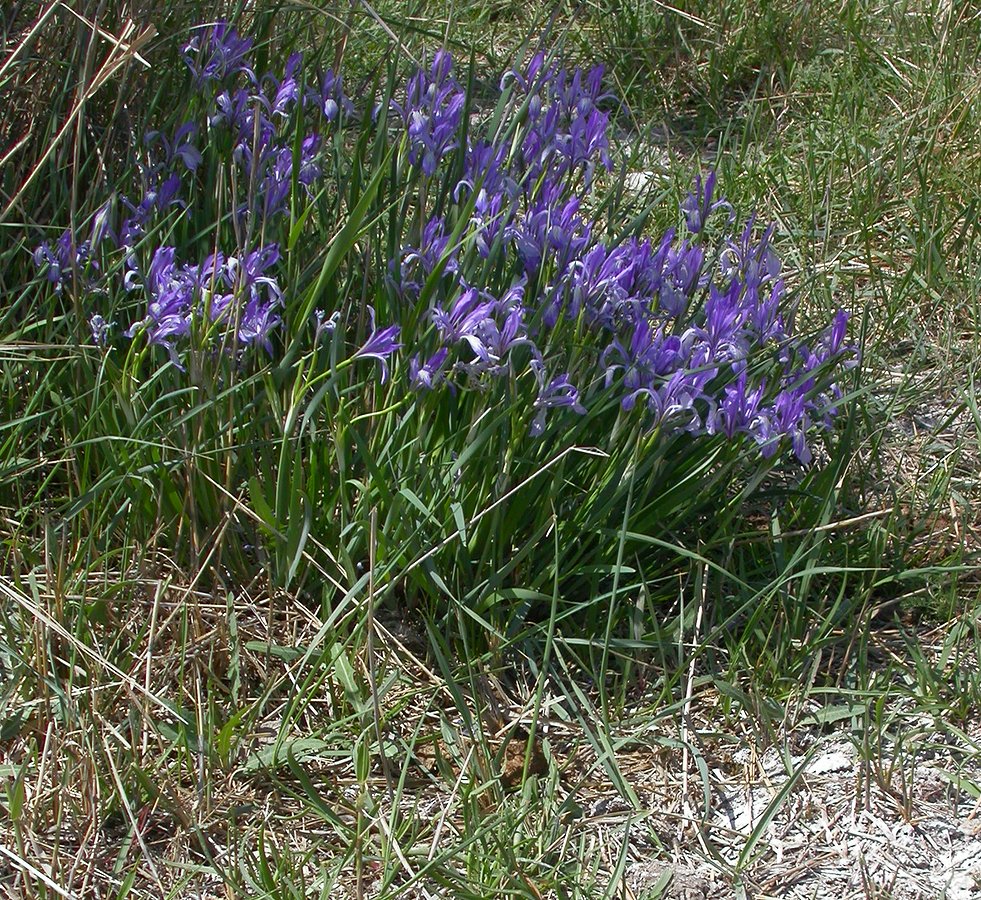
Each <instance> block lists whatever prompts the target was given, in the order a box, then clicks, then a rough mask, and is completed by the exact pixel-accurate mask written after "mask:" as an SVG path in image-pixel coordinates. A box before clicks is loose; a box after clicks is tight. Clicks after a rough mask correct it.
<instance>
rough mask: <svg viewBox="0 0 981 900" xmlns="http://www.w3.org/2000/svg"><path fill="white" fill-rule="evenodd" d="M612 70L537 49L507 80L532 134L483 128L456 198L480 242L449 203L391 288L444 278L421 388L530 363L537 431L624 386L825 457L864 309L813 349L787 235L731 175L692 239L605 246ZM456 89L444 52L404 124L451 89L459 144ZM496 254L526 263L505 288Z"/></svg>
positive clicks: (761, 443) (691, 426) (675, 236)
mask: <svg viewBox="0 0 981 900" xmlns="http://www.w3.org/2000/svg"><path fill="white" fill-rule="evenodd" d="M602 76H603V72H602V69H601V68H599V67H597V68H594V69H592V70H591V71H589V72H588V73H584V72H582V71H581V70H579V69H576V70H575V71H572V72H569V71H566V70H564V69H561V68H559V67H557V66H554V65H551V64H550V63H549V62H548V61H547V60H546V58H545V57H544V56H542V55H538V56H535V57H534V58H532V60H531V61H530V62H529V63H528V65H527V66H526V67H525V68H524V69H523V70H519V71H514V72H509V73H508V74H507V75H506V76H505V77H504V79H502V90H508V91H510V103H511V108H512V111H513V112H514V121H515V123H516V126H515V128H514V130H513V131H507V130H503V131H500V130H499V131H498V133H497V134H494V135H491V134H481V133H479V130H478V129H472V131H473V132H474V133H471V134H468V136H467V143H466V145H465V147H464V148H463V154H464V155H463V177H462V178H460V180H459V181H458V183H457V184H456V186H455V188H454V190H453V191H452V197H453V199H454V201H455V202H456V204H457V209H456V210H455V211H456V212H457V213H458V214H459V212H460V208H461V207H462V204H463V202H464V201H465V200H470V201H471V204H470V206H471V207H472V212H470V219H469V221H468V222H467V228H466V229H465V231H464V233H463V235H462V236H461V237H460V238H459V240H458V241H457V242H456V244H455V245H451V244H450V241H449V233H450V229H449V224H448V222H449V221H450V220H451V219H452V212H453V211H449V213H448V211H447V210H445V209H444V210H441V211H440V212H439V214H438V215H434V216H433V217H432V218H430V219H429V220H428V223H427V224H426V226H425V228H423V229H422V234H421V239H420V240H419V241H418V242H416V243H413V244H408V245H406V246H405V247H404V248H403V249H402V253H401V257H400V259H399V260H398V261H397V262H396V263H393V264H392V267H391V268H392V274H393V277H391V278H390V282H391V283H392V284H393V286H394V289H395V291H396V294H397V295H398V298H399V300H400V301H401V302H402V303H407V304H410V305H411V303H412V302H413V301H414V300H415V299H416V298H418V297H419V296H420V291H421V287H422V285H423V284H424V283H425V282H426V280H427V279H428V278H430V277H431V276H432V275H433V273H434V272H439V273H440V274H439V281H440V284H439V290H437V291H436V292H434V293H433V295H432V296H433V300H432V302H431V306H430V308H429V310H428V319H429V321H430V322H431V323H432V326H433V327H432V331H431V332H429V333H428V335H420V336H419V340H418V344H421V345H425V344H426V343H427V342H428V343H429V349H428V350H419V351H417V352H416V353H415V354H414V355H413V356H412V357H411V359H410V361H409V367H408V374H409V381H410V384H411V386H412V387H413V388H414V389H416V390H422V391H432V390H439V389H449V390H454V391H455V390H458V389H466V388H468V387H479V388H481V389H485V388H486V387H487V384H488V381H489V380H490V379H493V378H499V377H510V378H518V377H521V376H522V373H523V372H528V373H529V374H530V375H531V376H533V378H534V383H535V385H536V386H537V390H536V396H535V399H534V400H533V401H532V408H531V421H530V424H529V432H530V434H532V435H533V436H536V435H540V434H542V433H543V432H544V430H545V427H546V421H547V416H548V414H549V413H550V411H555V410H565V411H566V412H567V413H572V414H583V413H585V411H586V405H587V403H588V401H589V400H590V399H593V398H595V397H597V396H598V395H599V393H600V392H601V391H604V392H605V391H615V392H617V394H618V395H619V398H620V405H621V407H622V409H623V410H624V411H625V412H627V413H629V412H630V411H632V410H634V409H639V410H641V414H642V415H643V416H645V417H646V421H647V423H648V425H649V427H651V428H660V429H662V430H663V431H664V432H665V433H671V432H687V433H688V434H690V435H692V436H713V435H725V437H726V438H727V439H729V440H734V439H737V438H745V439H746V440H749V441H751V442H753V443H754V444H755V445H756V446H757V447H758V448H759V452H760V453H761V454H762V455H763V456H764V457H771V456H773V455H774V454H775V453H776V452H777V451H778V450H779V448H780V447H781V446H784V445H789V446H790V448H791V449H792V450H793V452H794V454H795V455H796V457H797V459H798V460H799V461H800V462H802V463H805V464H806V463H808V462H809V461H810V460H811V458H812V451H811V449H810V448H809V446H808V443H807V435H808V433H809V432H810V431H811V429H812V427H814V426H817V427H827V426H829V425H830V423H831V420H832V418H833V416H834V415H835V414H836V412H837V407H836V404H837V403H838V402H839V401H840V399H841V390H840V388H839V387H838V385H837V384H836V383H835V381H834V380H833V377H832V375H833V372H834V370H835V369H836V368H840V367H841V365H843V364H851V363H853V362H854V359H855V352H854V349H853V348H852V347H850V346H849V345H847V344H846V342H845V330H846V326H847V321H848V316H847V314H846V313H844V312H839V313H838V314H837V315H836V316H835V319H834V322H833V323H832V325H831V326H830V327H829V328H828V329H826V330H825V331H824V332H822V333H821V334H820V335H818V337H817V340H816V341H815V342H814V343H813V344H808V343H806V342H804V341H802V340H801V339H799V338H797V337H795V336H793V335H792V334H791V331H790V328H789V327H788V324H787V322H786V321H785V319H784V316H783V314H782V309H783V308H784V307H785V305H786V304H785V300H786V290H785V285H784V282H783V280H782V278H781V277H780V274H781V273H780V262H779V259H778V257H777V255H776V253H775V252H774V250H773V248H772V237H773V229H772V227H771V228H769V229H765V230H763V231H762V233H759V229H757V227H756V222H755V219H754V218H751V219H750V220H749V221H748V222H747V223H746V225H745V227H744V228H743V229H742V231H741V232H740V233H738V234H734V233H731V231H730V226H732V224H733V222H734V221H735V213H734V210H733V208H732V206H731V205H730V204H729V203H728V202H727V201H726V200H725V199H724V198H723V197H719V196H717V194H716V174H715V172H709V173H708V174H707V175H706V176H705V177H704V178H703V176H702V174H701V173H699V174H698V176H697V177H696V179H695V184H694V188H693V190H692V191H691V193H690V194H689V195H688V196H687V197H686V198H685V199H684V201H683V202H682V205H681V214H682V216H683V219H684V228H683V229H682V230H681V231H680V232H679V231H677V230H675V229H671V230H669V231H668V232H667V233H665V234H663V235H661V236H660V237H659V238H646V237H639V236H630V237H627V238H626V239H624V240H622V241H620V242H615V243H609V242H607V241H605V240H603V239H600V238H598V237H597V236H596V234H595V231H596V225H595V223H594V222H593V221H592V220H591V219H590V216H589V208H590V203H591V200H592V197H593V190H594V185H595V181H596V174H597V172H599V171H601V170H604V169H605V170H609V169H610V167H611V162H610V157H609V136H608V126H609V116H608V113H606V112H605V111H603V109H602V107H603V106H604V104H605V103H606V102H608V101H609V99H610V98H609V96H608V95H605V94H604V93H603V89H602ZM455 85H456V82H455V81H453V79H452V68H451V63H450V61H449V57H448V56H447V55H446V54H445V53H441V54H440V56H439V57H438V63H434V65H433V66H432V68H431V69H430V70H429V71H428V72H427V71H426V70H420V71H419V72H418V73H417V74H416V76H415V77H414V79H413V81H412V82H411V83H410V88H409V90H408V91H407V95H406V101H405V104H404V105H400V106H398V110H399V112H400V113H401V114H402V116H403V119H404V121H405V122H413V121H420V122H422V121H425V122H432V121H433V119H434V116H433V114H432V109H433V100H434V98H442V100H441V108H442V109H444V110H446V111H447V116H446V117H444V118H443V119H442V120H441V127H442V131H441V133H442V134H443V135H444V136H450V135H452V136H453V139H454V140H455V139H456V136H457V135H458V134H459V133H460V122H459V118H458V116H459V105H458V104H457V103H456V100H457V98H459V97H460V96H461V94H460V93H459V91H458V87H455ZM447 98H450V99H447ZM450 112H452V114H453V116H456V118H452V117H451V116H450ZM434 133H435V132H434V131H433V132H427V133H426V134H427V139H428V142H427V143H426V145H425V146H426V149H427V150H430V151H432V152H431V155H430V156H428V157H425V156H422V157H420V153H422V152H423V151H422V149H415V148H414V145H411V144H410V148H412V149H410V151H409V161H410V162H411V163H413V164H416V165H421V166H422V168H423V171H424V172H425V174H426V175H427V176H428V177H431V176H433V175H434V174H435V173H436V171H437V169H436V166H438V164H439V162H440V160H441V159H442V158H443V157H444V156H445V154H446V153H447V152H448V150H449V149H450V145H449V144H445V143H440V142H439V141H438V140H434V139H432V135H433V134H434ZM420 146H421V145H420ZM715 226H717V227H718V228H721V229H722V230H723V231H730V233H728V234H726V235H725V236H724V238H723V240H722V242H721V243H722V246H721V250H713V249H712V248H711V245H710V243H709V231H710V230H713V229H714V228H715ZM495 249H496V251H497V252H498V253H499V254H500V255H499V256H498V257H495V258H496V259H499V260H503V264H500V270H503V271H505V272H511V273H512V274H511V281H510V284H505V286H504V287H498V289H497V290H493V289H491V288H490V287H489V286H488V285H487V284H486V283H485V282H483V281H481V273H482V271H484V267H485V264H484V261H485V260H487V259H488V258H489V257H490V256H491V254H492V253H493V252H494V251H495ZM583 348H587V352H583ZM563 359H564V360H565V361H566V364H567V365H568V366H569V368H568V369H563V367H562V360H563ZM573 370H574V372H573ZM549 371H550V372H551V374H548V372H549ZM575 382H578V385H579V386H577V384H576V383H575Z"/></svg>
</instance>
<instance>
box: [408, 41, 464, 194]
mask: <svg viewBox="0 0 981 900" xmlns="http://www.w3.org/2000/svg"><path fill="white" fill-rule="evenodd" d="M465 99H466V95H465V93H464V90H463V88H462V87H460V85H459V84H458V83H457V81H456V79H454V78H453V58H452V57H451V56H450V54H449V52H448V51H446V50H439V51H438V52H437V53H436V56H435V58H434V59H433V63H432V65H431V66H430V68H429V71H428V72H427V71H425V70H423V69H420V70H419V71H418V72H416V74H415V75H414V76H413V77H412V78H411V79H410V81H409V84H408V87H407V89H406V94H405V101H404V102H403V103H401V104H399V103H395V102H394V101H393V102H392V108H393V109H394V110H395V111H396V112H397V113H398V114H399V115H400V116H401V117H402V121H403V124H404V125H405V129H406V135H407V138H408V144H409V162H411V163H412V164H413V165H414V166H419V167H420V168H421V169H422V171H423V173H424V174H426V175H427V176H428V175H433V174H435V172H436V167H437V166H438V165H439V162H440V160H441V159H442V158H443V157H444V156H446V154H447V153H449V152H450V151H452V150H455V149H456V147H457V146H458V135H459V129H460V120H461V117H462V115H463V107H464V102H465Z"/></svg>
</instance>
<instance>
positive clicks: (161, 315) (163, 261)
mask: <svg viewBox="0 0 981 900" xmlns="http://www.w3.org/2000/svg"><path fill="white" fill-rule="evenodd" d="M175 252H176V251H175V249H174V248H173V247H158V248H157V250H156V251H155V252H154V254H153V259H152V260H151V261H150V268H149V271H148V272H147V276H146V282H145V289H146V292H147V295H148V303H147V315H146V318H145V319H143V320H142V321H140V322H136V323H134V324H133V325H132V326H131V327H130V329H129V330H128V331H127V332H126V336H127V337H133V336H134V335H135V334H136V333H137V332H138V331H140V330H141V329H143V330H145V331H146V336H147V343H149V344H151V345H152V344H157V345H159V346H161V347H164V348H165V349H166V350H167V352H168V353H169V354H170V358H171V360H172V361H173V363H174V365H176V366H177V367H178V368H183V367H182V366H181V364H180V360H179V359H178V358H177V351H176V349H175V347H174V342H175V340H177V339H178V338H181V337H186V336H187V335H188V334H190V331H191V310H192V302H193V296H194V292H195V286H196V278H195V276H194V275H193V274H192V273H189V272H188V271H187V270H186V269H185V268H181V267H178V266H177V265H175V263H174V255H175Z"/></svg>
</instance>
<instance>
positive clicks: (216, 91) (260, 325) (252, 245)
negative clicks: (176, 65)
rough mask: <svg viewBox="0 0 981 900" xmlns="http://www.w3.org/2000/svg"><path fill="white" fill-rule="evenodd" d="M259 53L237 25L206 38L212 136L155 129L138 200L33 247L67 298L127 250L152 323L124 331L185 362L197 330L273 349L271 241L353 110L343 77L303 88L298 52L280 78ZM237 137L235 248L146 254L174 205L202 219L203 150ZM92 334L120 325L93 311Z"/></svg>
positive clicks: (192, 50)
mask: <svg viewBox="0 0 981 900" xmlns="http://www.w3.org/2000/svg"><path fill="white" fill-rule="evenodd" d="M251 53H252V40H251V39H249V38H243V37H242V36H240V35H239V34H238V32H237V31H236V30H235V29H234V28H232V27H231V26H230V25H228V24H227V23H223V22H221V23H218V24H216V25H214V26H211V27H208V28H202V29H200V30H198V31H196V33H195V34H194V36H193V37H192V38H191V40H190V41H189V42H188V44H187V45H186V46H185V47H184V50H183V58H184V60H185V63H186V64H187V67H188V69H189V70H190V73H191V77H192V83H193V85H194V87H195V90H196V91H197V94H198V97H199V98H200V99H201V100H203V102H204V105H205V110H206V112H205V117H204V122H203V123H202V124H203V129H202V125H200V124H199V123H198V122H196V121H193V120H188V121H186V122H184V123H183V124H181V125H180V126H178V127H177V128H176V130H175V131H174V133H173V134H167V133H164V132H160V131H150V132H148V133H147V134H146V135H145V136H144V149H145V154H144V157H143V159H142V160H141V162H140V165H139V180H140V195H139V197H138V199H131V198H129V197H127V196H121V197H119V198H118V199H117V200H116V201H115V202H113V201H110V202H108V203H106V204H105V205H104V206H103V207H102V208H101V209H100V210H99V211H98V213H97V214H96V216H95V217H94V219H93V223H92V226H91V234H90V235H89V236H88V237H87V238H86V239H84V240H78V239H77V238H76V237H75V235H73V233H72V232H71V231H65V232H64V233H63V234H62V235H61V237H59V238H58V240H57V241H56V242H55V243H54V245H53V246H52V245H51V244H50V243H47V242H45V243H43V244H41V245H40V246H39V247H38V248H37V249H36V250H35V252H34V262H35V264H36V265H37V266H38V267H39V268H40V269H42V270H43V271H44V272H45V274H46V277H47V279H48V281H49V282H51V283H52V284H53V285H54V288H55V290H56V291H58V292H60V291H61V290H62V289H63V287H64V286H65V285H70V284H72V283H73V279H75V278H76V277H78V276H80V275H81V276H84V278H83V279H80V280H81V283H82V284H83V285H84V286H85V287H86V290H89V291H91V290H93V289H96V288H98V287H99V285H98V284H97V280H98V275H99V271H100V264H99V261H98V259H97V254H96V251H97V250H99V249H100V248H101V249H104V250H106V251H107V252H109V253H113V252H121V253H122V254H123V265H122V267H121V268H122V278H123V285H124V287H125V288H126V290H128V291H134V292H141V293H142V294H143V296H144V297H145V298H146V314H145V316H143V317H142V318H141V319H139V320H138V321H136V322H134V323H133V324H132V325H131V326H130V327H129V328H128V329H127V330H126V332H125V334H126V335H127V336H129V337H136V336H137V335H139V334H144V335H145V337H146V341H147V343H148V344H149V345H156V346H160V347H163V348H165V349H166V350H167V352H168V354H169V355H170V358H171V360H172V361H173V362H174V363H175V364H176V365H177V366H179V367H181V362H180V354H179V348H180V346H181V345H182V343H183V342H185V341H186V340H187V339H188V338H190V336H191V335H192V333H194V332H197V333H200V334H201V335H204V336H206V337H207V338H210V339H211V340H213V341H214V342H216V343H218V344H220V346H222V347H223V348H224V349H226V350H235V351H239V350H245V349H247V348H248V347H249V346H251V345H256V346H259V347H262V348H263V349H265V350H266V351H267V352H269V353H272V350H273V345H272V340H271V337H272V334H273V332H274V330H275V328H276V327H277V326H278V325H279V324H280V323H281V315H280V311H281V308H282V305H283V299H282V298H283V291H282V289H281V288H280V286H279V284H278V282H277V278H276V275H275V268H276V266H277V264H278V262H279V259H280V253H279V247H278V245H277V244H276V243H275V242H271V241H265V240H264V239H263V238H262V237H260V235H265V234H266V233H267V232H268V231H269V230H270V228H272V227H274V226H275V223H276V221H277V219H280V220H282V219H285V218H286V217H287V215H288V213H289V210H288V203H289V198H290V194H291V190H292V185H293V178H294V166H296V167H297V171H296V180H297V182H298V183H299V184H300V185H301V186H302V187H303V188H304V189H305V190H306V191H307V193H308V194H310V195H312V194H313V192H314V189H315V186H316V184H317V182H318V181H319V180H320V179H321V178H322V175H323V172H322V163H321V152H322V148H323V143H324V135H325V133H326V132H327V131H328V130H329V129H331V128H333V127H336V126H337V125H338V123H339V120H340V119H341V118H342V117H344V116H348V115H350V114H351V113H352V112H353V106H352V104H351V102H350V100H348V98H347V97H346V96H345V95H344V92H343V86H342V81H341V77H340V76H339V75H337V74H335V73H334V72H332V71H330V70H328V71H327V72H326V73H322V74H321V75H319V77H317V78H316V79H315V80H313V81H311V82H307V81H304V80H303V78H302V76H301V70H302V66H303V59H302V57H301V56H300V55H299V54H295V55H293V56H291V57H290V58H289V59H288V60H287V61H286V64H285V67H284V70H283V73H282V75H281V76H280V75H277V74H276V73H274V72H268V73H265V74H261V75H257V73H256V70H255V67H254V65H253V63H252V58H251ZM298 105H302V106H303V108H304V110H311V111H312V112H313V113H314V114H315V115H312V116H310V117H309V118H310V120H311V121H312V122H313V123H314V127H313V129H312V130H311V131H310V132H309V133H308V134H307V135H306V136H305V137H304V138H303V139H302V140H301V142H300V148H299V154H298V158H297V155H296V154H295V153H294V149H293V138H294V132H293V124H292V123H293V120H292V119H291V114H292V112H293V111H294V109H296V107H297V106H298ZM202 131H203V134H202ZM202 136H203V138H204V142H203V144H202V142H201V138H202ZM229 139H230V143H231V148H232V149H231V158H232V161H233V165H234V167H235V169H236V172H237V182H238V184H239V185H241V186H242V193H243V194H244V195H245V197H246V200H245V202H243V203H241V204H240V205H239V206H238V208H237V209H236V210H235V213H236V217H237V220H238V226H239V227H238V228H237V229H236V245H235V246H232V247H229V249H228V251H227V252H222V251H220V250H219V251H216V252H213V253H211V254H209V255H208V256H207V257H206V258H205V259H204V260H203V261H200V262H198V261H180V260H179V259H178V255H179V254H178V248H176V247H174V246H158V247H156V248H153V249H152V250H150V251H149V255H148V257H145V256H144V255H145V254H146V253H147V250H146V248H147V246H148V245H149V244H150V241H147V240H145V238H147V236H148V235H149V234H150V233H151V232H152V231H153V230H154V229H155V228H157V227H158V226H159V225H160V224H161V222H162V220H163V217H164V216H166V215H167V214H168V213H169V212H171V211H173V210H177V211H178V212H179V213H180V214H183V215H186V216H188V217H190V216H191V215H193V212H194V210H193V207H192V200H193V194H194V190H195V183H194V178H195V174H196V173H197V171H198V168H199V167H200V165H201V163H202V160H203V152H202V148H203V150H204V152H207V146H208V145H209V144H221V143H225V144H227V143H228V142H229ZM90 327H91V329H92V333H93V337H94V338H95V339H97V342H98V343H104V342H105V341H106V339H107V337H108V335H109V328H110V326H109V323H107V322H106V320H105V319H104V318H103V316H102V315H101V314H100V313H94V314H93V316H92V318H91V321H90Z"/></svg>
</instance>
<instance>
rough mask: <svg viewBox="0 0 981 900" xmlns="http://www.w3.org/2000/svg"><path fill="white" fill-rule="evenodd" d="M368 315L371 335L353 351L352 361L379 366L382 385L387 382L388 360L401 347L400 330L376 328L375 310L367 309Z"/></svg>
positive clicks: (396, 328)
mask: <svg viewBox="0 0 981 900" xmlns="http://www.w3.org/2000/svg"><path fill="white" fill-rule="evenodd" d="M368 314H369V315H370V317H371V333H370V334H369V335H368V339H367V340H366V341H365V342H364V344H363V345H362V346H361V347H360V348H358V350H356V351H355V353H354V356H353V357H352V359H374V360H377V361H378V362H379V363H380V364H381V381H382V384H384V383H385V382H386V381H387V380H388V360H389V357H390V356H391V355H392V354H393V353H395V351H396V350H398V349H399V348H400V347H401V346H402V345H401V344H400V343H399V333H400V332H401V329H400V328H399V326H398V325H388V326H386V327H385V328H378V327H377V325H376V323H375V310H374V308H373V307H371V306H369V307H368Z"/></svg>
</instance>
